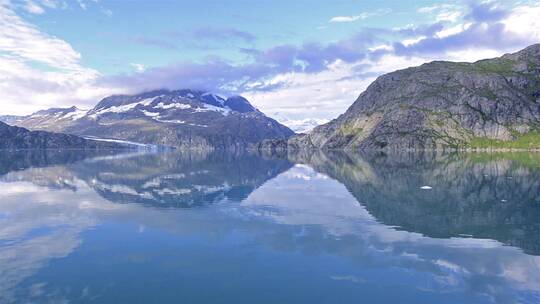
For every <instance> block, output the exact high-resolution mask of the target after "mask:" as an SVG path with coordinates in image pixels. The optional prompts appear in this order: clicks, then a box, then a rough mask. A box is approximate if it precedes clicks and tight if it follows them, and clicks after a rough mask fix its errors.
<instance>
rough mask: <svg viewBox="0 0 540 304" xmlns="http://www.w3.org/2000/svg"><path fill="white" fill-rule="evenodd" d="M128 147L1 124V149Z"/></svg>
mask: <svg viewBox="0 0 540 304" xmlns="http://www.w3.org/2000/svg"><path fill="white" fill-rule="evenodd" d="M125 147H126V145H121V144H116V143H108V142H97V141H93V140H87V139H84V138H82V137H79V136H75V135H67V134H60V133H51V132H45V131H29V130H27V129H25V128H20V127H13V126H10V125H7V124H5V123H3V122H0V149H6V150H15V149H99V148H125Z"/></svg>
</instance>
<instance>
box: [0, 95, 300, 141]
mask: <svg viewBox="0 0 540 304" xmlns="http://www.w3.org/2000/svg"><path fill="white" fill-rule="evenodd" d="M0 121H4V122H6V123H10V124H13V125H17V126H21V127H25V128H28V129H31V130H44V131H54V132H62V133H67V134H74V135H78V136H83V137H95V138H107V139H116V140H126V141H131V142H138V143H144V144H157V145H163V146H171V147H178V148H190V149H208V148H226V149H228V148H244V147H248V146H250V145H254V144H256V143H258V142H260V141H261V140H264V139H283V138H288V137H290V136H292V135H293V134H294V132H293V131H291V130H290V129H289V128H287V127H285V126H284V125H281V124H280V123H278V122H277V121H275V120H273V119H271V118H269V117H267V116H265V115H264V114H263V113H262V112H260V111H259V110H257V109H256V108H255V107H253V106H252V105H251V104H250V103H249V102H248V101H247V100H246V99H245V98H243V97H241V96H234V97H229V98H227V99H225V98H222V97H220V96H218V95H215V94H211V93H207V92H202V91H196V90H176V91H169V90H156V91H151V92H145V93H142V94H137V95H114V96H110V97H107V98H105V99H103V100H102V101H100V102H99V103H98V104H97V105H96V106H95V107H94V108H93V109H91V110H81V109H78V108H76V107H71V108H53V109H48V110H42V111H38V112H36V113H34V114H31V115H29V116H20V117H17V116H3V117H0Z"/></svg>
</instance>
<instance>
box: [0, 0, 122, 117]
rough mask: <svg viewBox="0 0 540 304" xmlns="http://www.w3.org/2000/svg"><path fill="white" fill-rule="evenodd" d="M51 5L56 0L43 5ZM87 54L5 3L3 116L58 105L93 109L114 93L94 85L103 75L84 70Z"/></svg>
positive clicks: (0, 59)
mask: <svg viewBox="0 0 540 304" xmlns="http://www.w3.org/2000/svg"><path fill="white" fill-rule="evenodd" d="M40 4H42V5H43V6H46V7H56V5H58V4H57V3H56V2H52V1H40ZM80 59H81V54H80V53H79V52H77V51H76V50H74V49H73V47H72V46H71V45H70V44H69V43H67V42H66V41H64V40H62V39H60V38H57V37H54V36H50V35H48V34H46V33H43V32H42V31H41V30H39V29H38V28H37V27H36V26H34V25H32V24H30V23H28V22H26V21H25V20H24V19H22V18H21V17H20V16H18V15H17V14H16V13H15V12H14V11H13V9H12V6H11V4H10V2H7V1H2V2H0V91H1V92H2V100H0V104H1V105H2V112H3V113H2V114H4V113H5V114H28V113H29V112H33V111H35V110H38V109H40V108H44V107H52V106H71V105H74V104H75V105H93V104H95V103H96V100H97V99H99V98H101V97H103V96H104V95H106V94H109V93H110V92H113V91H114V90H112V89H104V88H100V87H96V86H95V85H93V83H94V81H95V80H96V79H97V78H98V77H100V73H99V72H98V71H96V70H94V69H89V68H86V67H83V66H81V64H80Z"/></svg>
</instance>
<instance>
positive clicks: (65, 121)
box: [0, 107, 88, 132]
mask: <svg viewBox="0 0 540 304" xmlns="http://www.w3.org/2000/svg"><path fill="white" fill-rule="evenodd" d="M87 112H88V110H81V109H79V108H77V107H71V108H51V109H47V110H41V111H37V112H35V113H33V114H30V115H28V116H0V121H2V122H5V123H7V124H9V125H16V126H20V127H24V128H27V129H30V130H41V131H50V132H61V131H63V130H64V129H65V128H67V127H68V126H70V125H71V124H72V123H73V122H74V121H76V120H77V119H79V118H82V117H84V116H85V115H86V113H87Z"/></svg>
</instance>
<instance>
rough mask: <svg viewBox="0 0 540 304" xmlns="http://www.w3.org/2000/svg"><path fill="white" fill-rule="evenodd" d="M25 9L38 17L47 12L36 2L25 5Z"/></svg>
mask: <svg viewBox="0 0 540 304" xmlns="http://www.w3.org/2000/svg"><path fill="white" fill-rule="evenodd" d="M24 9H25V10H26V11H27V12H29V13H32V14H37V15H40V14H43V13H44V12H45V10H44V9H43V8H42V7H41V6H39V5H37V4H36V3H34V1H27V2H26V4H25V5H24Z"/></svg>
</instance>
